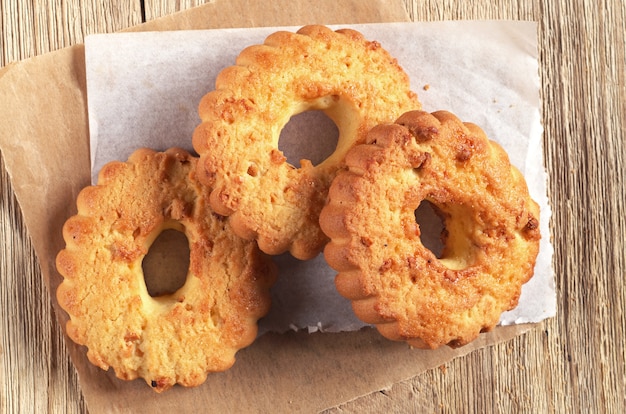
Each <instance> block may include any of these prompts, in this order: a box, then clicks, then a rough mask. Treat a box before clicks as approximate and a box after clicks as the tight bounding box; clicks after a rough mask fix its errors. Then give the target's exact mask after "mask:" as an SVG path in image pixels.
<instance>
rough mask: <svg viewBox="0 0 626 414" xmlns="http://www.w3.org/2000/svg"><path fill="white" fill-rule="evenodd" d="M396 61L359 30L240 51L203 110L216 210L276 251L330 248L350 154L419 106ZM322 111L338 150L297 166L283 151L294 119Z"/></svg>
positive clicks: (309, 30)
mask: <svg viewBox="0 0 626 414" xmlns="http://www.w3.org/2000/svg"><path fill="white" fill-rule="evenodd" d="M419 108H420V104H419V102H418V100H417V96H416V95H415V94H414V93H413V92H411V91H410V88H409V79H408V76H407V75H406V73H405V72H404V71H403V70H402V68H401V67H400V66H399V65H398V63H397V61H396V60H395V59H394V58H393V57H392V56H390V55H389V53H388V52H387V51H386V50H384V49H383V48H382V47H381V45H380V44H379V43H377V42H375V41H370V40H366V39H365V38H364V37H363V36H362V35H361V34H360V33H358V32H356V31H354V30H349V29H345V30H339V31H336V32H335V31H332V30H330V29H329V28H327V27H324V26H306V27H303V28H302V29H300V30H299V31H298V32H297V33H291V32H276V33H274V34H272V35H270V36H269V37H268V38H267V39H266V40H265V42H264V44H263V45H254V46H251V47H248V48H247V49H245V50H244V51H242V52H241V54H240V55H239V57H238V58H237V61H236V65H235V66H231V67H228V68H226V69H224V70H223V71H222V72H221V73H220V75H219V76H218V78H217V81H216V90H215V91H212V92H210V93H208V94H207V95H206V96H205V97H204V98H203V100H202V102H201V103H200V106H199V114H200V117H201V119H202V121H203V122H202V124H201V125H199V126H198V128H197V129H196V131H195V133H194V137H193V145H194V148H195V150H196V151H197V152H198V153H199V154H200V157H201V161H200V165H199V167H200V170H199V176H200V178H201V179H202V180H203V182H205V183H207V184H209V185H211V186H213V187H214V189H213V192H212V194H211V205H212V207H213V208H214V209H215V211H217V212H219V213H220V214H224V215H230V216H231V219H232V224H233V229H234V230H235V232H237V234H239V235H240V236H242V237H244V238H246V239H256V240H257V241H258V244H259V246H260V248H261V250H263V251H265V252H266V253H269V254H278V253H282V252H284V251H287V250H288V251H290V252H291V253H292V254H293V255H294V256H296V257H298V258H300V259H309V258H312V257H314V256H315V255H317V254H318V253H319V252H320V251H321V249H322V248H323V246H324V244H325V243H326V241H327V238H326V236H325V235H324V234H323V232H322V231H321V230H320V228H319V223H318V218H319V213H320V210H321V209H322V207H323V205H324V202H325V198H326V194H327V191H328V186H329V185H330V182H331V181H332V179H333V178H334V176H335V174H336V172H337V170H338V169H339V168H341V167H342V166H343V158H344V155H345V154H346V152H347V151H348V150H349V149H350V148H351V147H352V146H354V145H355V144H357V143H361V142H363V140H364V137H365V134H366V133H367V131H368V130H369V129H370V128H372V127H373V126H374V125H377V124H379V123H382V122H392V121H393V120H395V119H396V118H397V117H398V116H399V115H400V114H402V113H404V112H406V111H408V110H411V109H419ZM307 110H322V111H324V113H325V114H326V115H327V116H328V117H329V118H331V119H332V120H333V121H334V122H335V124H336V125H337V127H338V130H339V138H338V143H337V148H336V150H335V151H334V153H333V154H332V155H330V156H329V157H328V158H327V159H326V160H324V161H323V162H321V163H320V164H319V165H316V166H314V165H312V163H311V162H310V161H309V160H302V161H301V165H300V168H296V167H294V166H293V165H290V164H289V163H288V162H287V160H286V157H285V156H284V154H283V153H282V152H281V151H280V150H279V149H278V141H279V136H280V132H281V130H282V129H283V127H284V126H285V125H286V124H287V122H288V121H289V120H290V118H291V117H292V116H293V115H296V114H298V113H301V112H304V111H307Z"/></svg>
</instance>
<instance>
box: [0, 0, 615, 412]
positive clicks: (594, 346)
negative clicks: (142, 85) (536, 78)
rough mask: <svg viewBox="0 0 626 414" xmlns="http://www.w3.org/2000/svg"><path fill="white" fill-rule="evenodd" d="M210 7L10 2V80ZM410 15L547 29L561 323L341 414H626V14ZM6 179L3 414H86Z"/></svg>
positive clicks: (429, 9) (592, 8)
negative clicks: (137, 28)
mask: <svg viewBox="0 0 626 414" xmlns="http://www.w3.org/2000/svg"><path fill="white" fill-rule="evenodd" d="M338 1H340V0H338ZM206 2H208V1H206ZM203 3H205V1H202V0H143V1H140V0H130V1H127V0H110V1H97V0H85V1H78V0H47V1H38V0H17V1H15V0H1V1H0V21H1V22H2V34H1V40H0V42H1V43H0V45H1V49H2V51H1V55H0V66H4V65H6V64H8V63H10V62H13V61H17V60H20V59H25V58H28V57H31V56H35V55H39V54H43V53H46V52H48V51H51V50H55V49H59V48H62V47H65V46H69V45H72V44H75V43H79V42H82V40H83V37H84V36H85V35H87V34H90V33H96V32H111V31H116V30H120V29H123V28H125V27H129V26H132V25H135V24H138V23H141V22H142V21H143V19H145V20H151V19H154V18H157V17H160V16H163V15H166V14H169V13H172V12H175V11H178V10H183V9H187V8H190V7H193V6H196V5H199V4H203ZM405 3H406V9H407V11H408V13H409V15H410V17H411V19H413V20H415V21H422V20H443V19H523V20H535V21H537V22H538V23H539V45H540V71H541V78H542V89H541V97H542V102H543V103H542V105H543V116H544V127H545V135H544V143H545V150H544V152H545V158H546V163H547V168H548V171H549V176H550V183H549V197H550V201H551V204H552V208H553V220H552V224H551V230H552V237H553V242H554V247H555V256H554V267H555V271H556V287H557V293H558V311H557V317H555V318H553V319H550V320H547V321H544V322H543V323H541V324H538V325H537V326H536V327H535V328H533V329H531V330H530V332H528V333H526V334H524V335H522V336H520V337H517V338H515V339H513V340H511V341H509V342H506V343H502V344H499V345H496V346H492V347H487V348H483V349H480V350H478V351H475V352H473V353H471V354H469V355H467V356H465V357H460V358H457V359H454V360H452V361H450V362H449V363H447V364H445V365H444V366H441V367H439V368H436V369H433V370H430V371H427V372H425V373H423V374H421V375H418V376H417V377H415V378H412V379H410V380H407V381H405V382H401V383H398V384H396V385H394V386H393V387H392V388H391V389H389V390H381V391H380V392H376V393H373V394H371V395H367V396H364V397H361V398H359V399H357V400H355V401H351V402H348V403H346V404H344V405H342V406H340V407H337V408H335V409H333V410H330V411H332V412H342V411H348V412H353V411H354V412H364V411H365V412H390V411H396V412H467V411H471V412H507V413H508V412H533V413H535V412H536V413H540V412H559V413H561V412H567V413H570V412H614V413H618V412H620V413H621V412H626V368H625V364H626V362H625V361H626V351H625V347H624V342H625V340H626V329H625V325H626V319H625V317H624V310H625V307H626V293H625V292H626V285H625V280H626V278H625V275H624V272H625V270H626V266H625V265H624V256H625V253H624V240H626V220H625V218H624V217H625V215H624V214H625V212H626V203H625V200H626V196H625V195H624V194H625V192H624V184H623V183H624V168H625V167H624V158H625V155H626V135H625V134H624V128H626V62H625V51H624V49H625V46H624V33H625V32H626V6H625V3H624V1H622V0H586V1H584V0H572V1H560V0H556V1H552V0H543V1H542V0H474V1H465V0H405ZM41 4H44V5H43V6H42V5H41ZM1 127H2V126H0V128H1ZM0 165H1V166H0V194H1V200H0V277H1V284H0V410H1V411H2V412H7V413H13V412H15V413H17V412H19V413H26V412H36V413H42V412H59V413H60V412H63V413H66V412H67V413H77V412H81V413H82V412H86V411H87V409H86V406H85V403H84V400H83V397H82V394H81V390H80V386H79V383H78V378H77V376H76V373H75V371H74V368H73V366H72V364H71V362H70V360H69V357H68V354H67V352H66V349H65V345H64V342H63V337H62V333H61V329H60V327H59V326H58V324H57V323H56V320H55V316H54V314H53V310H52V307H51V304H50V296H49V293H48V291H47V289H46V287H45V285H44V283H43V278H42V275H41V273H40V270H39V268H38V265H37V260H36V258H35V255H34V252H33V248H32V246H31V244H30V240H29V236H28V234H27V231H26V229H25V227H24V224H23V221H22V217H21V213H20V209H19V205H18V203H17V201H16V200H15V197H14V194H13V190H12V187H11V183H10V181H9V178H8V175H7V173H6V171H5V168H4V163H3V161H2V162H0Z"/></svg>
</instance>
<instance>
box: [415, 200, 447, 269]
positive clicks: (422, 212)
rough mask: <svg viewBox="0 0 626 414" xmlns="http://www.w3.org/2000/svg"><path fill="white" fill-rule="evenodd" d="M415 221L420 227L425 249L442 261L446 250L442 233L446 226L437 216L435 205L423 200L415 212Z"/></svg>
mask: <svg viewBox="0 0 626 414" xmlns="http://www.w3.org/2000/svg"><path fill="white" fill-rule="evenodd" d="M415 221H416V222H417V224H419V226H420V232H421V236H420V239H421V241H422V244H423V245H424V247H426V248H427V249H428V250H430V251H431V252H433V254H434V255H435V257H437V258H438V259H441V256H442V255H443V248H444V244H443V241H442V240H441V233H442V231H443V230H444V229H445V224H444V222H443V220H442V219H441V217H440V216H439V215H438V214H437V212H436V207H435V206H434V204H432V203H431V202H430V201H427V200H422V202H421V203H420V205H419V206H418V207H417V209H416V210H415Z"/></svg>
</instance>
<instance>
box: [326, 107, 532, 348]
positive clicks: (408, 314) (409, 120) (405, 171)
mask: <svg viewBox="0 0 626 414" xmlns="http://www.w3.org/2000/svg"><path fill="white" fill-rule="evenodd" d="M346 164H347V166H348V170H347V171H345V172H342V173H340V174H338V176H337V177H336V178H335V180H334V182H333V184H332V186H331V188H330V191H329V201H328V204H327V205H326V206H325V207H324V210H323V211H322V214H321V217H320V224H321V226H322V229H323V230H324V231H325V232H326V234H327V235H328V236H329V237H330V239H331V241H330V243H329V244H328V245H327V246H326V248H325V252H324V253H325V256H326V260H327V261H328V263H329V264H330V265H331V266H332V267H333V268H335V269H336V270H337V271H338V272H339V274H338V276H337V279H336V285H337V288H338V290H339V292H340V293H341V294H342V295H344V296H345V297H347V298H349V299H351V300H352V301H353V308H354V310H355V312H356V314H357V316H359V317H360V318H361V319H363V320H364V321H365V322H368V323H372V324H376V326H377V328H378V330H379V331H380V332H381V333H382V334H383V335H384V336H386V337H388V338H390V339H394V340H405V341H407V342H409V343H410V344H412V345H415V346H418V347H431V348H436V347H438V346H441V345H444V344H449V345H451V346H460V345H463V344H466V343H467V342H469V341H471V340H473V339H475V338H476V337H477V336H478V334H479V333H480V332H481V331H486V330H490V329H492V328H493V327H494V326H495V325H496V324H497V323H498V320H499V318H500V315H501V314H502V312H504V311H506V310H510V309H512V308H514V307H515V306H516V305H517V302H518V299H519V296H520V293H521V287H522V284H524V283H525V282H527V281H528V280H529V279H530V278H531V277H532V275H533V271H534V264H535V259H536V256H537V253H538V249H539V239H540V234H539V222H538V219H539V208H538V206H537V204H536V203H535V202H534V201H533V200H532V199H531V198H530V196H529V193H528V189H527V186H526V182H525V180H524V178H523V177H522V175H521V174H520V172H519V171H518V170H517V169H516V168H514V167H512V166H511V164H510V163H509V159H508V156H507V155H506V154H505V152H504V150H503V149H502V148H501V147H500V146H499V145H498V144H496V143H495V142H492V141H489V140H488V139H487V137H486V136H485V134H484V132H483V131H482V130H481V129H480V128H478V127H477V126H475V125H473V124H469V123H466V124H464V123H462V122H461V121H460V120H459V119H458V118H456V117H455V116H454V115H452V114H450V113H448V112H436V113H434V114H428V113H426V112H422V111H412V112H408V113H406V114H404V115H402V116H401V117H400V118H399V119H398V120H397V122H396V123H395V124H392V125H381V126H377V127H375V128H374V129H373V130H372V131H371V132H370V134H369V135H368V138H367V144H364V145H360V146H357V147H355V148H354V149H352V150H351V151H350V152H349V153H348V155H347V157H346ZM424 200H426V201H428V202H430V203H432V205H434V206H435V209H436V210H437V211H438V213H439V215H440V216H441V217H442V219H443V222H444V224H445V230H444V232H443V234H442V239H443V244H444V248H443V252H442V254H441V257H436V256H435V254H434V253H433V252H431V251H430V250H428V249H427V248H425V247H424V245H423V244H422V241H421V238H420V227H419V225H418V224H417V223H416V219H415V210H416V209H417V208H418V206H419V205H420V203H421V202H422V201H424Z"/></svg>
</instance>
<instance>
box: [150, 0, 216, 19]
mask: <svg viewBox="0 0 626 414" xmlns="http://www.w3.org/2000/svg"><path fill="white" fill-rule="evenodd" d="M206 3H213V1H212V0H178V1H169V0H145V1H144V7H145V13H146V21H150V20H154V19H158V18H159V17H163V16H167V15H168V14H172V13H176V12H179V11H183V10H188V9H191V8H192V7H196V6H201V5H203V4H206Z"/></svg>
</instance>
